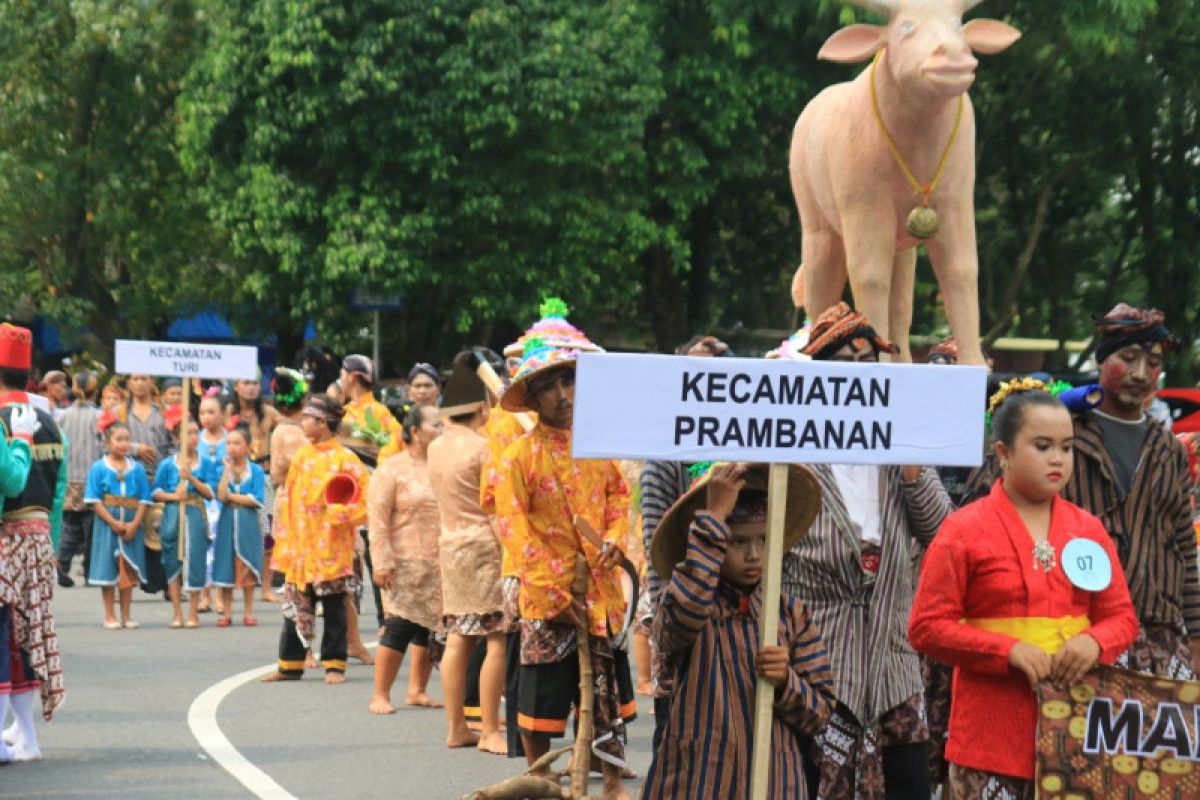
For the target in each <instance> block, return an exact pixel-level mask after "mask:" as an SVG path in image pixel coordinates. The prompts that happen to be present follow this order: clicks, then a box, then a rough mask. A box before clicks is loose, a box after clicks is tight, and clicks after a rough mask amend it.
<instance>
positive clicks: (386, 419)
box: [342, 392, 404, 464]
mask: <svg viewBox="0 0 1200 800" xmlns="http://www.w3.org/2000/svg"><path fill="white" fill-rule="evenodd" d="M368 408H369V409H371V413H372V414H374V415H375V419H377V420H379V424H381V425H382V426H383V427H384V429H385V430H386V431H387V432H388V436H390V437H391V438H389V439H388V443H387V444H385V445H384V446H383V447H381V448H379V455H378V456H377V461H376V463H378V464H382V463H383V462H384V459H386V458H387V457H388V456H394V455H395V454H396V453H399V452H401V451H403V450H404V428H403V426H401V425H400V423H399V422H397V421H396V418H395V417H393V416H392V412H391V411H388V407H387V406H385V405H384V404H383V403H381V402H379V401H378V400H376V399H375V395H374V394H373V393H372V392H367V393H366V394H363V395H361V396H360V397H359V398H358V399H357V400H351V401H349V402H348V403H346V405H345V409H346V416H345V417H343V418H342V424H344V425H349V426H360V427H361V426H362V424H363V421H364V420H366V418H367V409H368Z"/></svg>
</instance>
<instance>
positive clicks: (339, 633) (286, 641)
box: [278, 589, 346, 675]
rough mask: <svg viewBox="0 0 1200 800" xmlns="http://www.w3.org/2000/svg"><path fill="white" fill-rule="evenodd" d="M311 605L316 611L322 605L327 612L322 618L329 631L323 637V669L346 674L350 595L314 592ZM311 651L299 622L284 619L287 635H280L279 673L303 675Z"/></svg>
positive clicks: (310, 593)
mask: <svg viewBox="0 0 1200 800" xmlns="http://www.w3.org/2000/svg"><path fill="white" fill-rule="evenodd" d="M307 594H308V598H309V602H310V603H312V608H313V611H314V612H315V611H316V604H317V603H320V604H321V605H322V606H323V607H324V609H325V616H324V617H323V618H322V620H323V622H324V628H325V630H324V631H323V632H322V634H321V666H323V667H324V668H325V671H326V672H343V673H344V672H345V671H346V594H345V593H344V592H343V593H341V594H328V595H325V596H324V597H317V596H316V595H315V594H314V593H313V591H312V590H311V589H310V590H309V591H308V592H307ZM306 654H307V648H306V647H305V646H304V642H302V641H300V636H299V635H298V634H297V633H296V623H295V622H293V621H292V620H290V619H288V618H287V617H284V618H283V632H282V633H280V634H279V662H278V667H279V671H280V672H282V673H283V674H284V675H303V674H304V657H305V655H306Z"/></svg>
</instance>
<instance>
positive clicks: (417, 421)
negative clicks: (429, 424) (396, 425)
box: [400, 403, 437, 444]
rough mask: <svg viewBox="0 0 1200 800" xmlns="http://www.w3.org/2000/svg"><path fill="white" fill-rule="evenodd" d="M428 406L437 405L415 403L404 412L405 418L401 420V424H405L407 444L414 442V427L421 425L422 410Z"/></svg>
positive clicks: (405, 441) (405, 440)
mask: <svg viewBox="0 0 1200 800" xmlns="http://www.w3.org/2000/svg"><path fill="white" fill-rule="evenodd" d="M427 408H437V406H431V405H429V404H428V403H413V404H412V405H411V406H409V407H408V410H406V411H405V412H404V419H403V420H401V421H400V424H401V425H403V426H404V443H405V444H412V443H413V435H412V429H413V428H419V427H421V412H422V411H424V410H425V409H427Z"/></svg>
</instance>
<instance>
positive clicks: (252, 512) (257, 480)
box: [213, 461, 267, 588]
mask: <svg viewBox="0 0 1200 800" xmlns="http://www.w3.org/2000/svg"><path fill="white" fill-rule="evenodd" d="M247 466H248V467H249V469H248V470H247V471H246V472H245V473H243V474H242V480H240V481H235V480H233V479H230V481H229V491H230V493H231V494H246V495H250V496H251V497H253V498H254V500H255V502H257V503H258V506H257V507H255V508H251V507H249V506H243V505H236V504H234V503H226V504H224V505H222V506H221V515H220V517H219V518H218V520H217V538H216V539H215V540H214V542H213V584H214V585H216V586H222V587H227V588H228V587H232V586H235V585H236V584H237V568H236V565H235V563H234V559H235V558H236V559H240V560H241V562H242V563H243V564H245V565H246V567H247V568H248V569H249V570H250V571H251V572H253V573H254V577H255V580H256V581H257V582H259V583H261V582H262V562H263V539H262V529H261V528H260V527H259V519H260V517H259V509H261V508H262V505H263V502H264V499H265V493H266V488H267V487H266V484H267V480H266V476H265V475H264V473H263V469H262V467H260V466H259V465H258V464H255V463H254V462H252V461H251V462H247ZM216 483H217V484H219V483H220V476H217V478H216Z"/></svg>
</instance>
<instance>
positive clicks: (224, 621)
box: [217, 617, 233, 628]
mask: <svg viewBox="0 0 1200 800" xmlns="http://www.w3.org/2000/svg"><path fill="white" fill-rule="evenodd" d="M232 624H233V620H231V619H230V618H229V617H221V618H220V619H219V620H217V627H218V628H228V627H229V626H230V625H232Z"/></svg>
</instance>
